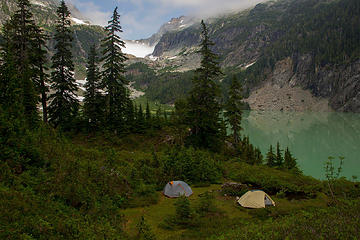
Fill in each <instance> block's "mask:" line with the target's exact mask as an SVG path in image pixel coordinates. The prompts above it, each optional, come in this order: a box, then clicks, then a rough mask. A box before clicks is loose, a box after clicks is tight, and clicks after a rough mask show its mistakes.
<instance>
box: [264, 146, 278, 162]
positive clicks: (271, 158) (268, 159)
mask: <svg viewBox="0 0 360 240" xmlns="http://www.w3.org/2000/svg"><path fill="white" fill-rule="evenodd" d="M266 164H267V165H268V166H269V167H275V166H276V155H275V154H274V151H273V147H272V145H270V148H269V151H268V153H267V154H266Z"/></svg>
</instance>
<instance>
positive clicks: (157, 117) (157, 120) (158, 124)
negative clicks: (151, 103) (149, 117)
mask: <svg viewBox="0 0 360 240" xmlns="http://www.w3.org/2000/svg"><path fill="white" fill-rule="evenodd" d="M162 122H163V121H162V119H161V106H160V105H159V107H158V109H157V110H156V115H155V120H154V122H153V124H154V127H155V128H157V129H160V128H161V125H162Z"/></svg>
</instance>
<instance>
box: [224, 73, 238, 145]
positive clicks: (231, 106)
mask: <svg viewBox="0 0 360 240" xmlns="http://www.w3.org/2000/svg"><path fill="white" fill-rule="evenodd" d="M241 91H242V88H241V85H240V83H239V81H238V80H237V78H236V76H235V75H234V77H233V79H232V82H231V86H230V89H229V100H228V101H227V103H226V105H225V110H226V112H225V114H224V115H225V117H226V122H227V123H228V124H229V125H230V127H231V129H232V132H233V134H232V135H233V137H232V138H233V141H234V143H235V144H237V143H239V141H240V131H241V130H242V128H241V115H242V111H241V105H242V103H241V100H242V95H241Z"/></svg>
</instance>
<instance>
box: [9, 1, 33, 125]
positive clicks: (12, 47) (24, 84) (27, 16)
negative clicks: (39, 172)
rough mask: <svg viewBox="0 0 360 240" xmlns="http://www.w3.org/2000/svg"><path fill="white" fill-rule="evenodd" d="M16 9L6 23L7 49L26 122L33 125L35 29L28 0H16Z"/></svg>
mask: <svg viewBox="0 0 360 240" xmlns="http://www.w3.org/2000/svg"><path fill="white" fill-rule="evenodd" d="M17 7H18V10H17V11H15V13H14V14H13V15H12V16H11V18H10V20H9V21H8V22H7V23H6V28H7V30H6V33H7V37H6V38H7V39H6V41H8V43H7V49H8V53H10V52H11V53H10V54H12V58H13V60H14V62H13V63H12V64H13V65H14V67H15V69H16V70H15V71H17V73H16V75H17V77H18V78H19V80H20V82H19V83H20V86H21V92H22V94H21V95H22V97H21V101H22V105H23V109H24V116H25V119H26V121H27V123H28V124H29V125H30V126H33V125H34V123H35V122H36V121H37V120H38V112H37V103H38V96H37V92H36V89H35V80H34V78H35V72H34V66H33V61H32V59H31V57H32V55H33V49H32V43H33V41H34V32H35V29H36V26H35V23H34V21H33V19H32V17H33V15H32V13H31V12H30V2H29V0H18V2H17Z"/></svg>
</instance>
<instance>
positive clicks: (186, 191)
mask: <svg viewBox="0 0 360 240" xmlns="http://www.w3.org/2000/svg"><path fill="white" fill-rule="evenodd" d="M163 193H164V195H165V196H167V197H170V198H176V197H181V196H182V195H184V196H186V197H189V196H191V194H192V193H193V192H192V190H191V188H190V186H189V185H188V184H187V183H186V182H183V181H171V182H168V183H167V184H166V185H165V187H164V191H163Z"/></svg>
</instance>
